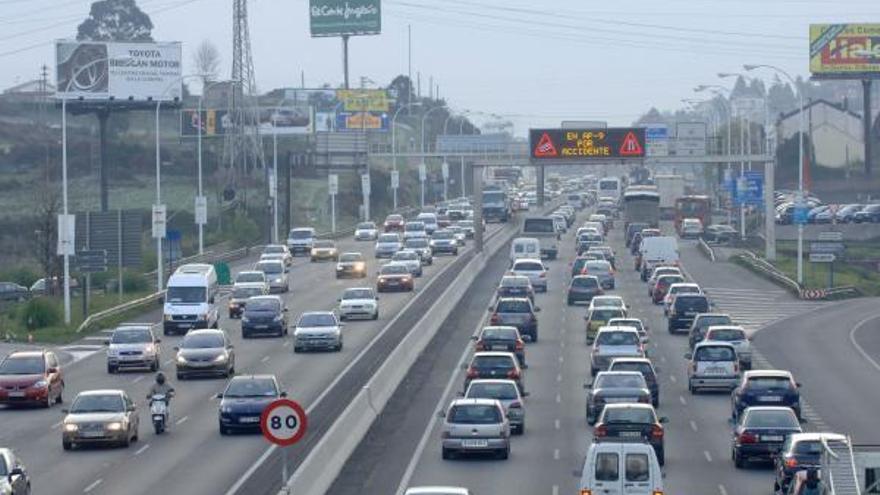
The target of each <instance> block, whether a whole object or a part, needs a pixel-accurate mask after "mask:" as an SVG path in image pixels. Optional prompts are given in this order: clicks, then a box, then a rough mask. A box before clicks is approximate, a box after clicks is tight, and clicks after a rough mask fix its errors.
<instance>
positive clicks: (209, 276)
mask: <svg viewBox="0 0 880 495" xmlns="http://www.w3.org/2000/svg"><path fill="white" fill-rule="evenodd" d="M216 295H217V272H216V271H214V267H213V266H212V265H207V264H189V265H181V266H180V267H179V268H178V269H177V270H176V271H175V272H174V274H173V275H171V278H169V279H168V285H167V287H166V291H165V304H164V308H163V322H162V329H163V333H164V334H165V335H169V334H171V333H181V334H185V333H186V332H187V331H189V330H191V329H193V328H211V327H213V328H216V327H217V325H218V320H219V318H220V314H219V311H218V310H217V306H215V305H214V297H215V296H216Z"/></svg>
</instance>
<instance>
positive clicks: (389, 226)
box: [382, 213, 406, 232]
mask: <svg viewBox="0 0 880 495" xmlns="http://www.w3.org/2000/svg"><path fill="white" fill-rule="evenodd" d="M405 223H406V220H405V219H404V218H403V215H398V214H396V213H394V214H391V215H388V216H387V217H385V222H383V223H382V229H383V230H384V231H385V232H403V225H404V224H405Z"/></svg>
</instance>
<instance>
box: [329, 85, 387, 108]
mask: <svg viewBox="0 0 880 495" xmlns="http://www.w3.org/2000/svg"><path fill="white" fill-rule="evenodd" d="M336 99H337V100H338V101H340V102H341V103H342V108H343V110H345V111H346V112H387V111H388V109H389V107H390V103H389V101H388V93H387V92H386V91H385V90H384V89H338V90H336Z"/></svg>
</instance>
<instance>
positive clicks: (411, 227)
mask: <svg viewBox="0 0 880 495" xmlns="http://www.w3.org/2000/svg"><path fill="white" fill-rule="evenodd" d="M403 228H404V229H406V231H407V232H421V231H422V230H425V224H423V223H422V222H407V224H406V225H404V227H403Z"/></svg>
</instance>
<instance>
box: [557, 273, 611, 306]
mask: <svg viewBox="0 0 880 495" xmlns="http://www.w3.org/2000/svg"><path fill="white" fill-rule="evenodd" d="M604 293H605V291H604V290H603V289H602V286H601V284H600V283H599V279H598V278H597V277H595V276H593V275H577V276H575V277H574V278H572V279H571V282H570V283H569V284H568V293H567V295H566V301H567V302H568V305H569V306H571V305H573V304H574V303H577V302H581V301H584V302H590V301H592V300H593V298H594V297H596V296H601V295H602V294H604Z"/></svg>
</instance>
